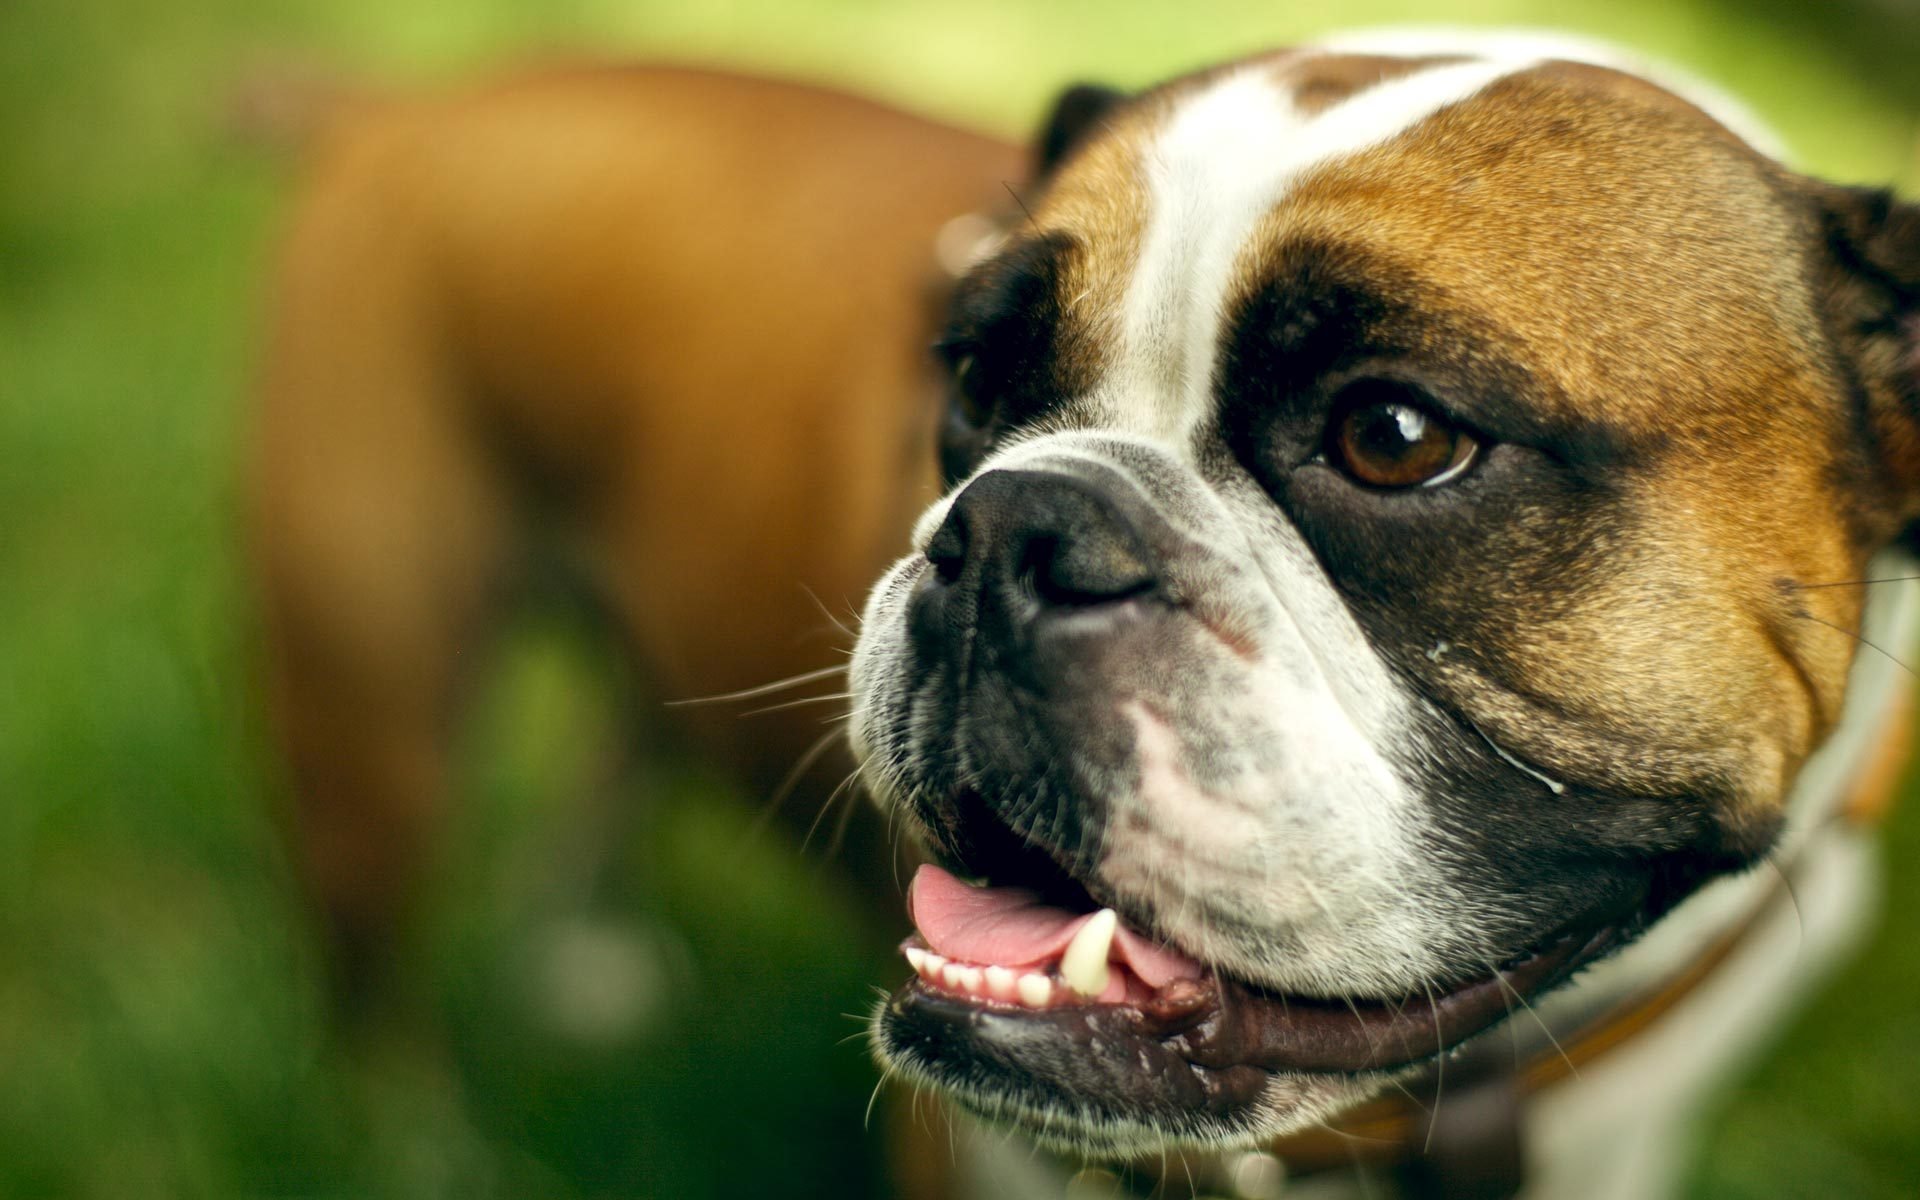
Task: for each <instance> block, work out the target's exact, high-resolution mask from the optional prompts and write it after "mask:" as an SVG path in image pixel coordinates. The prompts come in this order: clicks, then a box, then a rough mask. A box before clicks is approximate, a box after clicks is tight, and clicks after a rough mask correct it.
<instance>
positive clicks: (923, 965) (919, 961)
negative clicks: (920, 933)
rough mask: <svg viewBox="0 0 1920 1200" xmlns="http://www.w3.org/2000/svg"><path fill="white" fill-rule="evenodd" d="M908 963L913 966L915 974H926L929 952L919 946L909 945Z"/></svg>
mask: <svg viewBox="0 0 1920 1200" xmlns="http://www.w3.org/2000/svg"><path fill="white" fill-rule="evenodd" d="M907 963H908V965H910V966H911V967H912V968H913V973H914V974H915V975H925V974H926V973H927V952H926V951H925V950H922V949H921V948H920V947H918V946H908V947H907Z"/></svg>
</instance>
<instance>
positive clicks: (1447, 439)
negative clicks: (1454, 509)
mask: <svg viewBox="0 0 1920 1200" xmlns="http://www.w3.org/2000/svg"><path fill="white" fill-rule="evenodd" d="M1479 449H1480V443H1479V442H1478V441H1476V440H1475V439H1474V438H1473V437H1472V436H1471V435H1470V434H1468V433H1467V432H1465V431H1464V430H1462V429H1460V428H1459V427H1458V426H1456V425H1454V424H1452V423H1451V422H1449V421H1448V420H1447V419H1446V418H1445V417H1442V416H1441V415H1440V414H1438V413H1436V412H1434V411H1433V409H1432V408H1431V407H1430V406H1429V405H1428V404H1427V403H1426V402H1425V398H1424V396H1423V394H1422V393H1421V392H1420V391H1419V390H1418V389H1417V388H1414V387H1411V386H1409V385H1407V384H1404V383H1399V382H1396V381H1393V380H1388V379H1363V380H1360V381H1359V382H1357V383H1352V384H1348V385H1347V386H1346V387H1345V388H1343V389H1341V391H1340V395H1339V397H1338V399H1337V400H1336V403H1335V407H1334V420H1333V424H1332V425H1331V426H1330V427H1329V428H1328V430H1327V446H1326V455H1327V458H1328V460H1329V461H1330V462H1331V463H1332V464H1333V465H1334V466H1336V467H1338V468H1339V469H1340V470H1342V471H1344V472H1345V473H1346V474H1347V475H1348V476H1350V477H1351V478H1353V479H1354V480H1356V481H1357V482H1359V483H1363V484H1365V485H1366V486H1368V487H1374V488H1412V487H1433V486H1435V485H1437V484H1442V483H1446V482H1447V481H1448V480H1451V479H1453V478H1455V477H1456V476H1458V475H1459V474H1460V473H1461V472H1462V471H1465V470H1466V469H1467V467H1468V466H1469V465H1470V464H1472V462H1473V459H1474V455H1475V454H1476V453H1478V451H1479Z"/></svg>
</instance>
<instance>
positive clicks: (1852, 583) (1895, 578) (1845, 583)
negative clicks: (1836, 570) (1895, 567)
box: [1788, 575, 1920, 592]
mask: <svg viewBox="0 0 1920 1200" xmlns="http://www.w3.org/2000/svg"><path fill="white" fill-rule="evenodd" d="M1915 579H1920V575H1884V576H1882V577H1880V578H1879V579H1842V580H1840V581H1839V582H1837V583H1793V582H1792V581H1791V580H1790V581H1788V582H1789V584H1790V586H1792V587H1793V588H1794V589H1795V590H1796V591H1802V592H1811V591H1814V590H1815V589H1817V588H1837V587H1871V586H1872V585H1874V584H1876V583H1907V582H1911V581H1912V580H1915Z"/></svg>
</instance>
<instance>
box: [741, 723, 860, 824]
mask: <svg viewBox="0 0 1920 1200" xmlns="http://www.w3.org/2000/svg"><path fill="white" fill-rule="evenodd" d="M845 733H846V730H845V729H844V728H842V727H835V728H833V729H829V730H827V731H826V732H825V733H823V734H821V735H820V736H819V737H818V738H816V739H815V740H814V743H813V745H811V746H808V747H807V748H806V749H805V750H803V751H801V753H800V757H799V758H798V759H796V760H794V764H793V766H792V768H791V769H789V770H788V771H787V774H786V777H785V778H783V779H782V780H781V781H780V786H779V787H777V788H774V789H773V795H772V796H771V797H769V798H768V800H767V802H766V804H764V805H762V806H761V809H760V814H759V815H758V816H756V817H755V818H754V819H753V824H752V825H751V826H749V827H748V834H749V835H750V836H756V837H757V836H758V835H759V834H760V833H761V832H762V831H764V830H765V829H766V827H767V822H769V821H771V820H773V817H774V814H776V813H778V812H779V811H780V806H781V805H782V804H785V803H786V802H787V798H788V797H789V796H791V795H793V789H794V788H797V787H799V786H800V781H801V780H802V779H804V778H806V774H807V772H808V771H809V770H810V769H812V767H813V764H815V763H816V762H819V761H820V756H821V755H823V754H825V753H826V752H827V751H828V750H829V749H831V748H832V746H833V743H834V741H835V739H837V738H840V737H841V736H843V735H844V734H845Z"/></svg>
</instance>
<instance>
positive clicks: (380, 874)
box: [249, 67, 1023, 991]
mask: <svg viewBox="0 0 1920 1200" xmlns="http://www.w3.org/2000/svg"><path fill="white" fill-rule="evenodd" d="M1022 169H1023V168H1022V160H1021V156H1020V154H1019V153H1018V152H1017V151H1016V150H1015V149H1014V148H1012V147H1010V146H1008V145H1005V144H1002V143H1000V142H997V141H993V140H990V139H987V138H982V137H978V136H975V135H972V134H968V133H963V132H961V131H959V130H955V129H952V128H949V127H946V126H942V125H938V124H935V123H933V122H930V121H926V120H921V119H918V118H915V117H911V116H908V115H905V114H902V113H899V112H895V111H892V110H889V109H886V108H882V107H879V106H876V105H872V104H868V103H864V102H861V101H858V100H855V99H852V98H849V97H845V96H841V95H837V94H833V93H829V92H825V91H821V90H816V89H813V88H808V87H803V86H798V85H791V84H781V83H772V82H765V81H756V80H748V79H743V78H736V77H731V76H727V75H722V74H714V73H707V72H701V71H691V70H672V69H625V68H613V67H607V68H598V67H572V68H563V69H555V70H549V71H544V72H538V73H532V74H526V75H522V76H519V77H516V78H512V79H508V80H505V81H503V82H499V83H496V84H494V85H492V86H488V87H484V88H481V89H477V90H469V91H463V92H459V93H455V94H452V95H447V96H440V97H433V98H421V99H415V100H406V101H396V102H391V103H379V104H372V105H368V106H364V107H362V108H358V109H356V110H354V111H353V112H351V113H350V114H349V115H348V116H347V118H346V119H345V120H344V121H343V122H341V124H340V126H339V127H338V128H336V129H334V130H333V131H332V132H331V134H330V135H329V136H328V137H327V138H326V140H325V144H324V145H323V147H322V148H321V152H320V153H319V154H318V156H317V161H316V164H315V167H314V169H313V176H312V179H311V181H310V182H309V183H308V185H307V186H306V189H305V194H304V197H303V199H302V202H301V204H300V206H299V209H298V212H297V215H296V217H295V219H294V221H293V227H292V231H291V235H290V237H289V239H288V242H287V248H286V251H285V255H284V258H283V261H282V263H281V267H280V271H279V276H278V283H277V286H276V292H275V303H274V307H273V314H272V322H271V342H270V345H269V349H268V353H267V358H266V364H265V369H264V373H263V379H262V385H261V405H260V413H259V418H258V424H257V428H256V429H255V431H254V437H253V448H252V455H251V463H250V482H249V500H250V507H251V510H252V521H251V526H252V528H251V534H252V537H251V541H252V548H253V556H254V559H255V561H256V563H257V569H258V572H259V577H260V580H261V587H262V590H263V595H262V603H263V607H264V617H265V633H266V667H267V677H268V678H267V682H268V688H269V695H270V700H271V704H272V709H273V713H274V716H275V718H276V721H277V725H278V731H279V736H280V739H281V741H282V743H283V745H284V747H285V750H286V754H287V760H288V762H289V764H290V767H291V773H292V778H291V783H292V790H293V795H294V808H293V828H292V843H293V848H294V855H295V860H296V863H297V866H298V868H299V871H300V874H301V876H302V878H303V880H304V883H305V885H306V887H307V889H308V891H309V893H310V895H311V897H312V901H313V903H314V905H315V906H316V908H317V909H318V910H319V911H320V913H321V915H322V917H323V919H324V921H325V923H326V925H327V928H328V931H329V933H330V935H331V937H332V939H333V942H334V947H335V950H336V955H337V958H338V961H339V963H340V966H341V968H342V974H341V982H342V984H343V986H344V987H346V988H348V989H349V990H353V991H363V990H365V989H366V988H367V987H369V986H371V984H372V981H374V980H375V979H376V978H377V976H378V975H379V973H380V971H381V970H382V968H383V966H384V964H385V962H386V959H387V957H388V956H389V955H390V954H391V952H392V948H393V942H394V938H395V934H396V932H397V930H398V928H399V927H400V925H401V924H402V922H403V919H404V917H405V914H406V911H407V908H408V906H409V904H410V902H411V900H412V899H413V897H414V894H415V892H416V891H417V888H418V884H419V882H420V876H421V873H422V871H423V868H424V866H425V864H426V863H427V861H428V860H429V859H430V856H431V849H432V845H433V842H434V839H435V836H436V827H437V825H438V823H439V821H440V819H441V816H442V814H443V811H444V809H445V807H446V804H447V800H448V798H447V796H446V794H445V793H446V788H447V777H448V772H447V767H448V764H447V761H446V754H447V740H448V736H449V733H450V732H451V729H452V727H453V725H454V723H455V721H456V719H457V716H458V713H459V701H460V697H461V693H462V688H461V684H462V682H463V678H464V676H466V675H467V674H469V673H470V671H471V669H472V667H473V665H474V664H475V662H476V661H477V660H479V659H480V658H481V651H483V649H484V646H485V638H486V633H487V630H488V625H489V619H490V617H491V616H492V609H493V605H492V601H493V600H494V599H495V598H497V597H498V595H499V594H500V593H501V591H502V588H503V586H504V585H505V583H506V582H507V581H508V579H509V577H510V575H511V573H512V570H513V568H514V566H515V565H516V563H517V562H518V561H519V558H518V553H517V552H518V543H519V541H520V536H521V534H522V533H523V532H524V531H525V528H526V523H525V518H526V516H527V514H528V513H529V512H530V511H534V510H536V509H537V510H538V511H540V512H541V513H542V514H543V515H546V516H549V517H556V518H557V524H558V525H559V526H560V528H562V529H563V530H565V531H566V532H567V534H568V535H569V536H570V537H572V538H573V539H575V540H577V541H578V542H579V543H580V544H581V546H582V547H583V548H584V554H585V556H586V558H587V560H588V562H589V563H590V565H591V568H592V573H593V575H594V576H595V581H596V582H597V584H598V585H599V586H600V588H601V590H602V591H603V593H604V597H605V600H606V603H607V605H608V607H609V609H610V611H611V613H612V615H613V617H614V619H615V620H616V622H617V624H618V625H619V627H620V628H621V630H622V631H623V633H624V635H625V636H626V638H627V639H628V642H629V644H630V646H631V648H632V650H633V653H634V655H635V657H636V658H637V659H638V660H639V662H640V663H641V664H642V665H643V666H644V668H645V670H646V672H647V674H648V675H649V677H650V678H651V680H652V682H653V684H654V686H655V688H656V690H657V694H658V695H659V696H662V697H692V696H702V695H707V694H711V693H715V692H720V691H724V690H727V689H731V688H740V687H746V686H751V685H755V684H761V683H766V682H768V681H770V680H775V679H779V678H782V677H784V676H787V675H790V674H793V673H795V672H799V671H804V670H808V669H812V668H817V667H821V666H827V665H833V664H834V663H836V662H839V661H840V659H839V657H838V655H837V654H836V653H835V652H834V651H833V650H832V649H831V648H830V645H829V643H828V641H826V640H823V639H821V638H820V637H818V636H812V637H810V636H809V635H810V634H817V633H818V632H819V631H821V630H823V629H824V627H826V625H827V618H826V617H825V616H823V614H822V612H821V611H820V608H819V607H818V606H817V605H825V606H827V607H829V608H832V609H836V610H840V611H845V609H846V606H847V605H848V604H849V603H855V602H857V599H858V597H859V596H861V595H862V593H863V591H864V589H865V588H866V586H867V584H868V583H869V582H870V581H871V580H872V578H873V577H874V576H875V575H876V574H877V573H878V571H879V569H880V567H881V566H882V565H883V564H884V563H885V562H886V561H887V560H888V559H889V558H890V557H891V556H893V555H895V554H897V553H899V552H900V551H901V550H902V549H903V548H904V542H905V531H906V522H907V520H908V519H909V517H910V514H912V513H913V512H915V511H917V510H918V509H919V508H920V507H921V506H922V505H923V504H924V503H926V502H927V501H928V500H930V499H931V498H932V496H933V495H934V489H935V486H936V481H935V479H934V477H933V471H932V465H931V461H930V456H929V454H928V453H927V448H928V447H929V446H930V445H931V442H932V437H933V434H932V427H933V420H934V418H935V415H936V414H937V412H938V403H939V397H940V395H941V392H940V388H939V385H938V384H937V383H936V382H935V381H934V380H933V379H932V378H931V375H930V372H929V368H928V365H927V362H926V352H925V347H926V343H927V341H928V340H929V339H930V337H931V336H932V329H933V323H934V320H935V313H934V311H933V308H932V306H931V304H930V303H929V299H930V294H929V286H930V284H931V282H932V280H933V270H934V269H933V265H932V246H933V242H934V236H935V233H936V231H937V230H938V229H939V228H940V226H941V224H942V223H943V222H944V221H946V220H947V219H949V218H951V217H953V216H955V215H958V214H960V213H962V212H965V211H968V210H971V209H973V208H977V207H980V206H983V205H988V204H992V203H994V202H995V201H996V199H997V198H999V197H1000V196H1001V184H1002V181H1003V180H1014V179H1017V178H1018V177H1019V173H1020V172H1021V171H1022ZM815 597H818V600H817V601H816V599H815ZM821 716H822V713H821V712H820V711H819V710H818V709H813V710H805V709H803V710H798V711H796V712H793V713H789V714H784V715H783V716H774V717H769V718H766V719H764V720H762V721H756V722H755V723H753V724H752V725H751V726H742V725H741V724H740V723H739V722H738V721H737V719H736V716H735V714H733V713H731V712H729V713H725V714H719V715H715V716H708V717H696V718H693V719H692V725H693V728H694V732H696V733H697V734H698V735H699V736H700V737H701V738H702V739H703V744H704V745H705V746H706V747H707V748H708V749H709V750H710V751H711V752H712V753H714V754H715V755H716V756H718V757H719V758H720V759H721V760H722V761H726V762H729V763H731V764H733V765H736V766H737V767H739V768H740V771H741V773H742V775H743V776H744V777H745V778H746V779H747V780H748V781H749V782H750V784H752V785H753V786H754V787H756V788H760V789H765V788H767V787H769V786H770V785H771V784H772V783H773V781H775V780H776V779H777V778H778V777H779V776H780V774H781V773H782V772H784V771H785V770H786V769H787V768H788V767H789V766H791V765H792V764H793V763H794V761H795V759H796V758H797V757H798V756H799V755H800V753H801V752H802V750H803V749H805V747H806V745H807V744H808V743H809V742H811V741H812V740H813V738H815V737H817V736H818V734H819V732H820V729H821V725H820V719H821ZM817 799H818V798H816V803H815V804H813V805H805V806H801V807H803V808H805V809H806V810H807V811H808V813H809V815H810V814H811V812H812V811H813V810H814V809H816V808H817ZM789 807H790V809H792V807H793V806H789Z"/></svg>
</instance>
